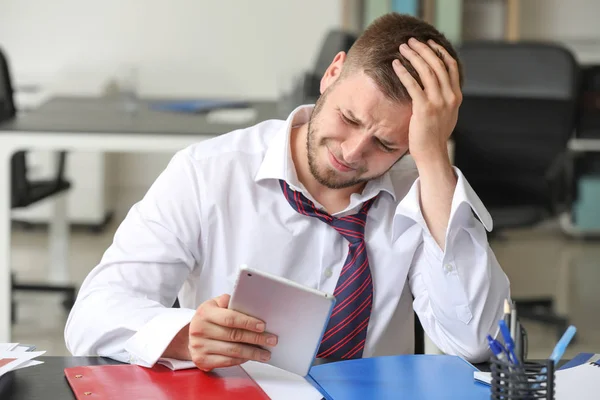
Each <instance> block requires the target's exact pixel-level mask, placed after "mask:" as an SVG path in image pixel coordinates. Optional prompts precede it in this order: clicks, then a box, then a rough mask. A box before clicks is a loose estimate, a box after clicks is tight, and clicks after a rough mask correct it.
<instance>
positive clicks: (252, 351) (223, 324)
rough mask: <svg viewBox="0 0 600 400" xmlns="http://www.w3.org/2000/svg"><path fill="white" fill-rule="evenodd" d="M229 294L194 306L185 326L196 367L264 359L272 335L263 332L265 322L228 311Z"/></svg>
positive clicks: (206, 368)
mask: <svg viewBox="0 0 600 400" xmlns="http://www.w3.org/2000/svg"><path fill="white" fill-rule="evenodd" d="M229 299H230V296H229V295H228V294H224V295H221V296H219V297H217V298H215V299H211V300H208V301H206V302H204V303H202V304H200V306H199V307H198V309H197V310H196V314H194V317H193V318H192V321H191V322H190V325H189V343H188V349H189V352H190V357H191V359H192V361H193V362H194V364H196V366H197V367H198V368H199V369H201V370H203V371H210V370H212V369H214V368H221V367H230V366H232V365H239V364H242V363H244V362H246V361H248V360H255V361H262V362H265V361H268V360H269V359H270V357H271V352H269V351H268V350H264V349H261V348H259V347H258V345H260V346H269V347H273V346H275V345H276V344H277V337H276V336H275V335H272V334H269V333H266V332H265V323H264V322H263V321H261V320H259V319H256V318H253V317H250V316H248V315H245V314H242V313H240V312H237V311H234V310H230V309H228V308H227V306H228V305H229Z"/></svg>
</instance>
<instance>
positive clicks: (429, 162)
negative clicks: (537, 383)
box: [393, 39, 510, 362]
mask: <svg viewBox="0 0 600 400" xmlns="http://www.w3.org/2000/svg"><path fill="white" fill-rule="evenodd" d="M400 53H401V55H402V56H403V57H405V58H406V59H407V60H408V61H410V63H411V65H412V66H413V67H414V68H415V70H416V71H417V73H418V75H419V78H420V80H421V83H422V87H421V85H420V84H419V83H418V82H417V80H416V79H415V77H413V76H412V75H411V74H410V73H409V72H408V70H407V69H406V68H404V67H403V66H402V64H401V63H400V62H398V61H395V62H394V64H393V67H394V69H395V71H396V73H397V75H398V78H399V79H400V81H401V82H402V84H403V85H404V86H405V87H406V89H407V91H408V93H409V95H410V96H411V99H412V112H413V113H412V117H411V121H410V126H409V150H410V154H411V155H412V157H413V159H414V161H415V164H416V166H417V169H418V171H419V179H418V180H417V182H415V185H414V186H413V188H412V189H411V191H412V192H413V193H412V194H409V196H407V197H406V199H407V201H410V200H411V199H412V201H416V202H417V203H418V204H416V207H405V209H411V208H413V209H414V208H417V209H418V210H419V211H420V215H417V216H416V220H417V221H418V223H419V224H420V225H421V227H422V231H423V245H422V246H421V247H419V249H418V250H417V254H415V257H414V259H413V264H412V266H411V269H410V272H409V284H410V287H411V291H412V293H413V296H414V297H415V300H414V304H413V307H414V309H415V311H416V312H417V314H418V316H419V319H420V320H421V323H422V325H423V328H424V329H425V331H426V332H427V334H428V335H429V336H430V337H431V339H432V340H433V341H434V342H435V343H436V344H437V346H438V347H440V349H441V350H442V351H444V352H446V353H449V354H457V355H460V356H463V357H465V358H467V359H469V360H470V361H474V362H477V361H484V360H487V359H488V358H489V356H490V353H489V350H488V346H487V342H486V335H487V334H490V335H492V336H496V334H497V331H498V328H497V322H498V320H499V319H500V318H501V315H502V304H503V301H504V300H505V299H507V298H509V295H510V294H509V283H508V279H507V277H506V275H505V274H504V272H503V271H502V269H501V268H500V266H499V265H498V262H497V261H496V258H495V256H494V254H493V252H492V250H491V249H490V247H489V245H488V242H487V235H486V232H485V229H484V227H483V225H482V223H481V222H480V221H478V220H477V218H476V217H475V216H474V215H473V214H474V213H475V214H477V215H478V216H479V217H480V219H481V220H482V221H483V223H484V224H486V225H487V227H488V228H491V218H490V216H489V214H488V212H487V210H485V207H483V204H481V201H480V200H479V198H477V196H476V195H475V193H474V192H473V190H472V189H471V187H470V186H469V185H468V183H467V182H466V180H465V179H464V177H463V176H462V174H461V173H460V171H458V170H457V169H454V168H453V167H452V165H451V164H450V160H449V157H448V154H447V141H448V138H449V137H450V135H451V133H452V131H453V129H454V127H455V125H456V122H457V119H458V109H459V106H460V103H461V102H462V94H461V90H460V77H459V70H458V64H457V62H456V60H454V59H453V58H452V57H451V56H450V55H449V54H448V52H447V51H446V50H445V49H444V48H443V47H442V46H440V45H438V44H436V43H434V42H433V41H429V42H428V43H427V44H425V43H421V42H419V41H417V40H415V39H410V40H409V42H408V44H403V45H401V46H400ZM436 53H437V54H436ZM414 192H416V193H414ZM414 199H416V200H414ZM401 209H402V207H401Z"/></svg>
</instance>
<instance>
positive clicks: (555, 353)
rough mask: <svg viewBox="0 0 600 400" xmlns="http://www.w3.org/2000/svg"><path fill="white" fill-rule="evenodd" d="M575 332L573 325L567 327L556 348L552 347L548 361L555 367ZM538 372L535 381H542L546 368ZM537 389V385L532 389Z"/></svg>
mask: <svg viewBox="0 0 600 400" xmlns="http://www.w3.org/2000/svg"><path fill="white" fill-rule="evenodd" d="M575 332H577V328H575V327H574V326H573V325H571V326H569V327H568V328H567V330H566V331H565V333H563V335H562V337H561V338H560V340H559V341H558V343H556V346H554V350H552V354H550V360H552V362H553V363H554V364H555V365H556V363H557V362H559V361H560V359H561V358H562V356H563V354H564V353H565V350H566V349H567V346H568V345H569V343H570V342H571V340H572V339H573V336H575ZM540 372H541V375H539V376H538V377H537V379H536V380H537V381H542V380H543V379H544V378H543V374H545V373H546V372H547V369H546V367H544V368H542V370H541V371H540ZM539 387H540V386H539V384H538V385H534V388H539Z"/></svg>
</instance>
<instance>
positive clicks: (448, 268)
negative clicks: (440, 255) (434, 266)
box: [444, 264, 453, 272]
mask: <svg viewBox="0 0 600 400" xmlns="http://www.w3.org/2000/svg"><path fill="white" fill-rule="evenodd" d="M452 269H453V268H452V265H451V264H446V265H444V270H445V271H446V272H452Z"/></svg>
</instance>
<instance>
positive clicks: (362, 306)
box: [321, 294, 373, 343]
mask: <svg viewBox="0 0 600 400" xmlns="http://www.w3.org/2000/svg"><path fill="white" fill-rule="evenodd" d="M372 298H373V295H372V294H370V295H369V297H367V298H366V299H365V300H364V301H363V302H362V303H361V304H360V306H359V307H358V308H357V309H356V310H354V311H353V312H352V314H350V315H348V316H347V317H346V318H344V319H343V320H341V321H340V322H338V323H337V325H335V326H334V327H332V328H330V329H329V330H328V331H327V334H326V335H325V336H324V337H323V339H321V343H323V342H324V341H326V340H327V339H329V338H330V337H331V336H332V335H334V334H335V333H337V332H338V331H339V330H340V329H342V328H343V327H345V326H346V325H348V324H349V323H350V322H352V321H354V319H355V318H356V317H357V316H358V314H360V313H361V312H362V310H364V309H365V308H367V307H368V306H369V305H370V304H371V299H372Z"/></svg>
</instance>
